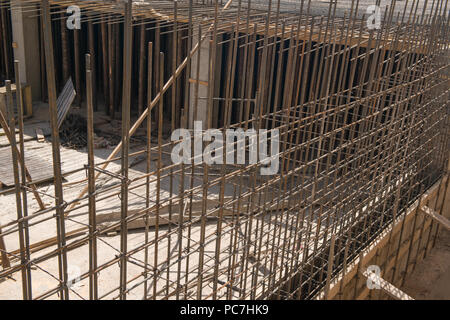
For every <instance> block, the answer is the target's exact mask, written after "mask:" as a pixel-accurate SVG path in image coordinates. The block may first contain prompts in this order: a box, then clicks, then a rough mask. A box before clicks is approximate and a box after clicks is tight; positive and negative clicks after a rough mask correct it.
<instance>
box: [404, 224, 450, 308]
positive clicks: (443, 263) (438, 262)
mask: <svg viewBox="0 0 450 320" xmlns="http://www.w3.org/2000/svg"><path fill="white" fill-rule="evenodd" d="M401 289H402V290H403V291H404V292H406V293H407V294H409V295H410V296H411V297H413V298H414V299H417V300H450V231H448V230H445V229H444V228H441V229H440V231H439V237H438V239H437V240H436V246H435V247H434V248H433V249H432V250H431V251H430V252H429V253H428V254H427V257H426V258H425V259H424V260H423V261H421V262H420V263H418V264H417V265H416V268H415V270H414V271H413V272H412V273H411V274H410V275H408V276H407V277H406V281H405V284H404V286H403V287H402V288H401Z"/></svg>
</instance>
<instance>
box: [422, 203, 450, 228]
mask: <svg viewBox="0 0 450 320" xmlns="http://www.w3.org/2000/svg"><path fill="white" fill-rule="evenodd" d="M420 211H422V212H424V213H426V214H427V215H429V216H430V217H431V218H433V219H434V220H436V221H437V222H439V223H440V224H441V225H442V226H443V227H445V228H446V229H447V230H450V221H449V220H448V219H447V218H446V217H444V216H443V215H440V214H439V213H437V212H436V211H434V210H433V209H431V208H430V207H427V206H423V207H422V208H420Z"/></svg>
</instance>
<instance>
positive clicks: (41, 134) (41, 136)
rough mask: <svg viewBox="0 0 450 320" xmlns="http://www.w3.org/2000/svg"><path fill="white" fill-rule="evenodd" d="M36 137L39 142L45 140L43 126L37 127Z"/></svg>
mask: <svg viewBox="0 0 450 320" xmlns="http://www.w3.org/2000/svg"><path fill="white" fill-rule="evenodd" d="M36 139H37V141H38V142H44V141H45V137H44V132H42V129H41V128H36Z"/></svg>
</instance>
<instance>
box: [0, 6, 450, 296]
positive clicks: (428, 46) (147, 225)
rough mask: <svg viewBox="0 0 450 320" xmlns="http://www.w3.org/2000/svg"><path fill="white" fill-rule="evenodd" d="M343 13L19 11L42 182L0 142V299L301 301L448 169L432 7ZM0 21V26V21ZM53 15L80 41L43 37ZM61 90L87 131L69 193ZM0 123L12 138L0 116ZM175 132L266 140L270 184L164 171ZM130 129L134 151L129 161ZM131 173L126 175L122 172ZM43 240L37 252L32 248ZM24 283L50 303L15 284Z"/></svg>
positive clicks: (217, 169) (440, 11)
mask: <svg viewBox="0 0 450 320" xmlns="http://www.w3.org/2000/svg"><path fill="white" fill-rule="evenodd" d="M343 2H345V3H346V5H345V6H344V7H342V4H341V5H340V4H339V3H338V2H337V1H330V4H329V6H327V7H326V8H325V11H324V10H322V9H323V8H322V9H321V10H318V9H317V8H318V7H317V6H316V4H315V1H308V0H298V1H297V2H293V1H289V2H288V1H282V0H267V1H250V0H246V1H242V0H229V1H224V2H221V1H217V0H216V1H197V0H196V1H193V0H183V1H175V2H174V1H168V0H164V1H143V2H136V3H133V2H132V1H128V2H116V1H112V2H108V1H102V2H100V3H98V2H96V1H79V2H77V1H48V0H43V1H34V0H25V1H21V3H22V7H21V8H22V9H23V10H26V9H27V8H28V9H29V10H33V12H35V14H36V15H38V16H39V19H40V23H42V41H41V46H42V49H43V52H45V55H43V56H42V57H44V56H45V62H44V61H43V63H42V65H45V68H46V69H45V70H46V72H45V83H43V88H44V87H45V88H44V89H46V90H47V97H48V103H49V110H50V123H51V129H52V136H51V143H52V152H53V153H52V157H53V166H54V180H53V183H52V185H51V188H50V190H49V191H47V189H44V190H45V191H42V189H41V188H40V187H39V186H35V185H34V184H33V181H32V179H31V178H32V177H31V178H27V176H26V169H25V168H26V165H27V164H26V163H24V162H23V161H22V160H21V159H23V153H24V146H23V139H20V142H16V141H15V137H14V135H10V136H11V150H10V151H11V152H12V155H13V159H16V160H17V161H16V162H15V171H16V173H17V174H16V181H15V196H16V204H17V214H16V216H15V218H14V219H12V220H11V221H9V222H7V223H3V224H1V225H0V230H1V231H0V240H1V239H2V238H3V237H5V238H8V237H9V238H11V239H12V237H14V239H16V240H15V241H16V244H17V248H16V250H11V249H10V248H8V247H7V246H6V248H4V249H2V248H0V251H1V252H2V253H4V254H6V255H2V256H1V259H2V262H4V261H5V258H6V257H7V258H8V260H9V265H8V266H7V265H6V264H4V265H3V267H4V268H3V270H1V271H0V280H1V279H5V282H3V283H2V282H0V291H1V290H2V289H1V288H2V285H5V283H7V282H8V281H9V280H7V277H11V276H15V275H16V274H20V275H21V276H22V278H21V280H22V281H18V282H17V283H15V285H14V287H15V288H17V290H19V288H21V289H22V292H23V298H24V299H45V298H55V297H57V294H58V295H59V297H60V298H61V299H69V298H76V299H126V298H127V297H128V298H144V299H257V298H265V299H311V298H314V297H315V296H316V295H317V293H319V292H320V290H322V289H323V288H324V286H325V285H326V283H329V282H330V279H332V278H333V277H334V276H335V275H336V274H337V273H338V272H339V271H340V270H342V269H343V268H345V266H346V264H348V263H349V262H351V261H352V260H353V259H354V258H355V257H357V256H358V254H359V253H360V252H361V250H362V249H363V248H364V247H366V246H367V245H368V244H369V243H370V242H371V241H372V240H373V239H374V238H375V237H376V236H377V235H379V234H380V233H381V232H382V231H383V230H384V228H385V227H386V226H388V225H389V223H391V222H392V221H393V220H394V219H396V218H398V217H400V216H401V215H403V214H405V211H406V209H407V208H408V206H409V205H410V204H411V203H413V202H414V201H415V200H416V199H418V197H420V195H421V194H422V193H423V192H425V191H426V190H427V189H428V188H429V187H430V186H431V185H433V183H435V182H436V181H438V180H439V179H440V178H441V177H442V176H443V175H444V174H445V171H446V168H447V162H448V158H449V139H448V137H449V136H448V128H449V104H448V103H449V90H450V86H449V67H450V56H449V45H450V41H449V40H450V38H449V31H450V27H449V11H448V9H449V8H448V6H447V5H448V1H447V0H432V1H418V0H413V1H406V3H404V4H399V3H398V2H397V1H392V2H389V3H388V5H386V6H381V5H382V4H383V3H380V2H379V1H378V2H377V4H379V5H380V7H379V10H380V11H379V12H380V24H379V25H377V26H375V27H370V28H369V26H371V24H370V21H369V17H368V14H367V13H366V9H367V8H366V7H367V1H362V0H361V1H358V0H351V1H343ZM2 3H3V4H4V5H3V6H2V15H3V11H4V10H9V9H10V8H12V7H10V6H9V4H8V5H7V4H6V2H4V1H2ZM70 5H79V6H80V8H81V12H82V19H81V21H82V28H81V29H80V30H77V29H75V30H69V29H66V28H64V23H60V20H61V19H62V18H64V15H65V11H66V7H67V6H70ZM12 10H14V8H12ZM2 21H3V20H2ZM84 26H86V28H84ZM52 32H54V33H56V34H57V36H55V34H54V33H52ZM80 36H81V37H80ZM80 38H81V40H80ZM55 39H61V41H60V40H58V41H57V42H56V44H55ZM83 39H84V40H86V43H84V42H83V41H84V40H83ZM72 42H73V44H70V43H72ZM59 46H61V48H62V49H61V48H60V47H59ZM55 48H59V49H55ZM59 53H61V54H59ZM55 59H56V60H57V61H59V62H60V63H59V62H58V63H55ZM68 61H74V63H73V67H72V64H71V63H70V62H68ZM16 67H18V66H16ZM3 69H4V68H3ZM72 73H73V74H72ZM15 74H16V76H17V72H16V73H15ZM69 76H72V77H73V78H74V79H76V80H75V83H76V91H77V94H78V99H79V102H78V103H79V104H81V101H82V100H83V101H84V105H85V109H86V118H87V158H86V161H85V162H84V163H79V164H78V168H77V169H76V170H74V171H73V172H71V173H75V172H82V171H85V170H86V173H87V175H86V179H84V180H83V181H81V182H80V183H79V184H78V185H77V192H76V193H75V194H73V193H71V192H69V191H70V190H71V189H70V184H65V183H64V182H63V177H62V173H61V157H60V153H61V150H60V149H61V148H60V142H59V132H58V128H57V124H56V115H57V113H56V112H57V110H56V98H57V94H58V90H57V88H58V87H61V84H63V83H64V80H65V79H67V78H68V77H69ZM16 82H19V79H18V78H16ZM6 86H8V84H6ZM19 92H20V90H19ZM81 92H82V94H80V93H81ZM100 96H101V97H100ZM17 102H18V104H19V105H18V108H17V110H19V112H18V118H19V119H18V125H19V131H20V132H23V121H22V119H21V111H20V110H21V108H20V104H21V103H22V101H21V100H20V99H18V100H17ZM95 105H98V110H102V109H101V107H103V110H105V112H107V113H109V115H110V116H111V117H117V116H118V115H119V114H118V113H119V111H120V112H121V117H119V118H120V120H121V125H122V135H121V139H122V140H121V142H120V143H119V144H118V145H117V147H116V148H115V149H113V150H112V152H111V153H110V154H109V156H108V158H107V159H103V160H102V161H99V159H98V158H96V157H95V155H94V145H93V139H94V119H93V111H94V106H95ZM7 107H8V110H10V111H9V122H8V125H9V129H10V130H13V129H14V127H15V120H17V119H14V117H15V115H14V111H13V109H12V108H13V106H12V99H7ZM133 116H134V118H133ZM131 118H133V119H135V121H134V123H132V122H131V120H130V119H131ZM194 120H199V121H202V124H203V130H202V131H201V134H202V135H203V137H204V136H205V134H206V132H207V131H206V130H207V129H213V128H216V129H219V132H225V130H226V129H242V130H249V129H254V130H260V129H268V130H272V131H273V130H278V132H279V140H277V141H279V150H278V152H277V154H276V156H277V157H276V158H277V159H279V166H278V170H276V172H275V173H274V174H271V175H261V168H263V167H265V166H266V164H263V163H261V162H257V163H250V162H249V161H246V162H245V163H244V164H212V165H207V164H205V163H199V162H197V161H196V159H194V158H193V157H191V158H189V161H187V162H186V163H173V162H171V161H170V154H171V151H172V150H173V148H174V146H175V145H177V143H178V142H177V141H171V140H170V139H164V138H165V135H163V134H164V133H166V132H173V131H174V130H175V129H179V128H185V129H187V130H188V131H189V132H190V133H192V134H193V133H194V126H193V123H194ZM168 128H170V130H169V129H168ZM137 130H145V132H146V137H147V139H146V142H145V144H144V145H143V146H142V148H141V149H140V150H138V151H136V150H132V151H130V137H131V136H132V135H133V134H134V133H135V132H136V131H137ZM152 134H153V135H154V136H155V137H154V138H153V139H152V138H151V136H152ZM272 139H274V138H273V137H271V138H269V141H272ZM233 145H236V143H233ZM193 148H194V147H193ZM246 148H247V149H246V154H248V153H249V152H250V147H249V146H247V147H246ZM2 152H4V151H2ZM142 156H144V157H145V166H143V167H144V169H142V171H140V173H136V171H132V170H131V169H130V163H133V161H134V159H136V158H137V157H142ZM225 156H226V155H225V153H223V157H224V158H225ZM119 162H120V165H119ZM112 165H115V168H116V169H111V166H112ZM117 168H119V169H117ZM19 169H20V170H19ZM19 173H20V174H19ZM105 181H106V182H105ZM447 183H448V180H447ZM442 187H443V188H445V187H446V186H442ZM41 197H42V198H44V199H46V201H45V202H49V201H52V205H51V206H44V205H43V204H42V200H41ZM36 200H37V201H38V203H39V204H40V205H41V207H40V208H39V209H37V210H29V209H28V206H29V205H30V203H31V202H33V203H34V202H35V201H36ZM44 225H49V226H50V225H51V226H52V227H51V228H50V229H48V230H50V231H48V234H47V235H46V236H45V238H46V239H44V240H40V241H39V242H34V241H33V239H36V238H39V237H37V234H38V233H39V232H41V231H42V227H43V226H44ZM437 230H439V229H438V228H437V229H436V233H435V234H434V235H433V237H436V234H437V232H438V231H437ZM34 235H36V236H34ZM41 235H42V234H41ZM106 235H109V236H110V237H105V236H106ZM432 240H433V239H431V234H430V239H428V240H427V241H432ZM12 241H13V240H11V242H12ZM0 243H1V242H0ZM4 257H5V258H4ZM80 259H84V260H83V261H84V263H80V261H79V260H80ZM74 264H76V265H77V266H79V271H80V272H79V273H78V274H77V277H76V279H75V280H76V281H75V282H76V283H78V284H80V283H81V284H83V286H81V287H80V286H76V285H75V284H74V281H73V278H71V275H70V274H69V273H71V271H70V269H71V266H73V265H74ZM44 276H45V277H47V278H48V280H46V281H47V282H48V283H51V285H49V286H48V287H45V289H42V287H40V286H39V285H34V284H35V283H38V284H41V283H42V277H44Z"/></svg>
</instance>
